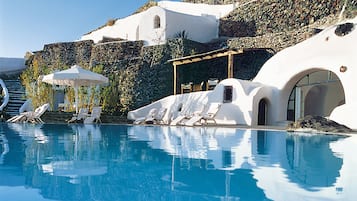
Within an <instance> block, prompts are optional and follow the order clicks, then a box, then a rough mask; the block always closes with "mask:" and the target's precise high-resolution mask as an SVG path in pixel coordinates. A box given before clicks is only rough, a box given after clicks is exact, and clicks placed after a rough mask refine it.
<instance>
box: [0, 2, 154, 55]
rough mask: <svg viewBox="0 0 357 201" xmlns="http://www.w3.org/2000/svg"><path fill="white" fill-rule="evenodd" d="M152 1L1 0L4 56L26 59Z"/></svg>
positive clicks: (0, 46) (0, 50)
mask: <svg viewBox="0 0 357 201" xmlns="http://www.w3.org/2000/svg"><path fill="white" fill-rule="evenodd" d="M146 2H148V0H0V57H12V58H23V57H24V56H25V54H26V52H28V51H30V52H32V51H39V50H42V49H43V46H44V45H45V44H50V43H57V42H71V41H75V40H78V39H80V37H81V36H82V35H83V34H86V33H88V32H90V31H92V30H94V29H96V28H98V27H100V26H102V25H104V24H105V23H106V22H107V21H108V20H109V19H117V18H124V17H127V16H129V15H130V14H132V13H133V12H135V11H136V10H137V9H138V8H139V7H141V6H142V5H144V4H145V3H146Z"/></svg>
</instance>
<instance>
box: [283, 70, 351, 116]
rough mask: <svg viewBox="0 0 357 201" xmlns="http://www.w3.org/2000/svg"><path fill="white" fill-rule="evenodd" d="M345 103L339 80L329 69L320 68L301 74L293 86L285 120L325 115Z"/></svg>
mask: <svg viewBox="0 0 357 201" xmlns="http://www.w3.org/2000/svg"><path fill="white" fill-rule="evenodd" d="M344 103H345V93H344V90H343V86H342V84H341V81H340V80H339V78H338V77H337V75H336V74H335V73H333V72H331V71H326V70H320V71H316V72H313V73H309V74H306V75H305V76H303V77H302V78H301V79H300V80H299V81H298V82H297V83H296V85H295V86H294V87H293V89H292V91H291V93H290V97H289V101H288V108H287V120H289V121H295V120H296V119H299V118H302V117H304V116H306V115H317V116H322V117H327V116H329V115H330V114H331V112H332V110H333V109H334V108H336V107H337V106H339V105H342V104H344Z"/></svg>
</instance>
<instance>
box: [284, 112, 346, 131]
mask: <svg viewBox="0 0 357 201" xmlns="http://www.w3.org/2000/svg"><path fill="white" fill-rule="evenodd" d="M287 131H310V132H331V133H349V132H352V129H350V128H348V127H347V126H345V125H341V124H339V123H337V122H335V121H332V120H328V119H326V118H324V117H320V116H311V115H308V116H305V117H304V118H302V119H299V120H297V121H295V122H293V123H291V124H289V125H288V127H287Z"/></svg>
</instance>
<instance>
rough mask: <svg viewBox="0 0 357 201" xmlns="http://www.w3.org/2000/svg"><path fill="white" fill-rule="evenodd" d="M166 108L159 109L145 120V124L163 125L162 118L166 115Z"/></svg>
mask: <svg viewBox="0 0 357 201" xmlns="http://www.w3.org/2000/svg"><path fill="white" fill-rule="evenodd" d="M166 111H167V108H160V109H159V111H158V112H155V113H154V114H153V115H151V116H149V117H148V118H146V119H145V123H146V124H161V123H163V122H164V121H163V119H164V116H165V114H166Z"/></svg>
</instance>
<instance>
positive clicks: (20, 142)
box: [0, 124, 357, 201]
mask: <svg viewBox="0 0 357 201" xmlns="http://www.w3.org/2000/svg"><path fill="white" fill-rule="evenodd" d="M0 128H1V129H0V131H1V133H0V145H1V146H0V147H2V148H1V149H0V152H1V153H5V154H2V155H1V157H2V161H3V162H2V163H0V178H4V179H1V180H0V196H4V195H6V194H4V193H3V192H5V190H7V191H9V189H13V188H14V187H22V186H26V187H30V188H31V189H39V191H38V192H39V193H40V194H41V196H42V197H43V198H44V199H51V200H104V201H105V200H118V199H119V200H294V199H298V198H299V199H302V198H303V199H314V200H329V199H331V200H336V199H344V200H352V198H354V197H355V196H357V195H356V192H355V191H353V189H356V184H355V182H354V181H356V180H357V178H356V176H353V175H352V174H354V169H355V168H357V164H356V162H354V161H355V160H354V158H353V157H354V155H353V154H354V147H355V146H356V145H357V140H356V137H355V136H352V137H348V138H344V137H339V136H321V135H302V134H301V135H299V134H297V135H295V134H287V133H285V132H277V131H255V130H241V129H235V128H214V127H209V128H187V127H159V126H115V125H100V126H98V125H70V126H69V125H47V124H45V125H28V124H0ZM5 144H6V145H5ZM346 145H348V146H346ZM5 147H7V148H6V151H5ZM4 188H5V190H3V189H4ZM12 196H17V195H12ZM8 198H9V199H10V197H8ZM11 198H14V197H11ZM10 200H11V199H10Z"/></svg>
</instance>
